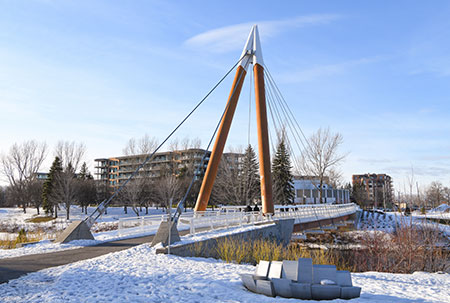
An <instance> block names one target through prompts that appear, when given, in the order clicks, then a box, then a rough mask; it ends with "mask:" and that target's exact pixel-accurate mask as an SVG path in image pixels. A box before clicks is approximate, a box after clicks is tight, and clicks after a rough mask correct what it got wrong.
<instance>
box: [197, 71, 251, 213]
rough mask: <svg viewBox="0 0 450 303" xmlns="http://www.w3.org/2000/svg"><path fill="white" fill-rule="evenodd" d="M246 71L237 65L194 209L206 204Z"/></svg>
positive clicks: (202, 208)
mask: <svg viewBox="0 0 450 303" xmlns="http://www.w3.org/2000/svg"><path fill="white" fill-rule="evenodd" d="M246 74H247V72H246V71H245V69H244V68H243V67H242V66H241V65H239V66H238V68H237V70H236V76H235V77H234V82H233V86H232V87H231V92H230V96H229V97H228V102H227V108H226V111H225V114H224V116H223V120H222V123H221V124H220V127H219V132H218V133H217V138H216V141H215V143H214V147H213V150H212V153H211V157H210V159H209V162H208V167H207V169H206V173H205V177H204V178H203V182H202V186H201V188H200V193H199V195H198V198H197V203H196V204H195V209H194V210H195V211H205V210H206V206H207V205H208V201H209V197H210V196H211V191H212V188H213V185H214V181H215V180H216V176H217V170H218V169H219V163H220V159H221V158H222V153H223V149H224V147H225V142H226V141H227V137H228V133H229V131H230V126H231V121H232V120H233V116H234V111H235V110H236V106H237V102H238V100H239V95H240V93H241V89H242V85H243V83H244V78H245V75H246Z"/></svg>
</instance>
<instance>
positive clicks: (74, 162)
mask: <svg viewBox="0 0 450 303" xmlns="http://www.w3.org/2000/svg"><path fill="white" fill-rule="evenodd" d="M85 153H86V146H85V145H84V143H78V144H76V143H75V142H74V141H73V142H69V141H59V142H58V144H56V147H55V156H56V157H58V158H59V159H61V161H62V166H63V168H64V169H66V168H67V167H68V166H69V164H70V165H71V166H72V168H73V170H74V172H76V171H77V170H78V167H79V165H80V164H81V162H82V160H83V157H84V154H85Z"/></svg>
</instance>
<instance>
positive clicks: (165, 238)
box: [151, 221, 181, 247]
mask: <svg viewBox="0 0 450 303" xmlns="http://www.w3.org/2000/svg"><path fill="white" fill-rule="evenodd" d="M169 225H170V244H173V243H175V242H179V241H180V240H181V239H180V234H179V233H178V229H177V225H176V224H174V223H173V222H169V221H163V222H161V224H160V225H159V228H158V231H157V232H156V235H155V237H154V238H153V241H152V244H151V246H152V247H153V246H155V245H156V244H158V243H162V245H163V246H167V245H168V244H169Z"/></svg>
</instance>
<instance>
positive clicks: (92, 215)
mask: <svg viewBox="0 0 450 303" xmlns="http://www.w3.org/2000/svg"><path fill="white" fill-rule="evenodd" d="M245 56H246V55H243V56H242V57H241V58H239V60H238V61H237V62H236V63H235V64H234V65H233V67H232V68H231V69H230V70H228V71H227V72H226V73H225V75H224V76H223V77H222V78H221V79H220V80H219V82H217V83H216V85H214V86H213V88H212V89H211V90H210V91H209V92H208V93H207V94H206V95H205V96H204V97H203V98H202V99H201V100H200V101H199V102H198V103H197V105H195V106H194V108H193V109H192V110H191V111H190V112H189V114H187V115H186V116H185V117H184V118H183V120H181V122H180V123H179V124H178V125H177V126H176V127H175V128H174V129H173V130H172V131H171V132H170V134H169V135H168V136H167V137H166V138H165V139H164V141H162V143H161V144H159V145H158V147H157V148H156V149H155V150H154V151H153V153H151V154H150V155H148V156H147V158H145V160H144V162H142V163H141V164H140V165H139V166H138V167H137V169H136V170H135V171H134V172H133V173H132V174H131V175H130V177H129V178H128V179H127V180H126V181H125V182H124V183H123V184H122V185H121V186H120V187H119V188H117V189H116V190H115V192H114V193H113V194H112V195H111V197H109V199H107V200H104V201H102V202H101V203H100V205H99V206H98V207H97V209H96V210H95V211H94V212H93V213H92V214H91V215H90V216H89V217H88V218H86V220H90V219H92V218H93V219H94V221H95V220H97V219H98V217H100V216H101V215H102V214H103V211H104V209H105V207H106V206H107V205H108V204H109V203H110V202H111V201H112V199H114V198H115V197H116V196H117V195H118V194H119V193H120V192H121V191H122V189H123V188H124V187H125V186H126V185H127V184H128V182H130V180H131V179H132V178H133V177H135V176H136V175H137V173H138V172H139V170H140V169H141V168H142V167H144V166H145V164H147V162H148V161H150V160H151V159H152V158H153V156H154V155H155V154H156V152H158V150H159V149H160V148H161V147H162V146H163V145H164V144H165V143H166V142H167V141H168V140H169V138H170V137H172V135H173V134H174V133H175V132H176V131H177V130H178V129H179V128H180V127H181V125H183V124H184V122H186V120H187V119H189V117H190V116H191V115H192V114H193V113H194V112H195V111H196V110H197V109H198V108H199V107H200V105H202V104H203V102H205V100H206V99H207V98H208V97H209V96H210V95H211V94H212V93H213V92H214V90H215V89H216V88H217V87H218V86H219V85H220V84H221V83H222V82H223V81H224V80H225V79H226V78H227V77H228V75H229V74H230V73H231V72H232V71H233V70H234V69H235V68H236V66H238V65H239V63H240V62H241V61H242V60H243V59H244V58H245ZM95 213H98V214H97V215H95ZM94 216H95V218H94Z"/></svg>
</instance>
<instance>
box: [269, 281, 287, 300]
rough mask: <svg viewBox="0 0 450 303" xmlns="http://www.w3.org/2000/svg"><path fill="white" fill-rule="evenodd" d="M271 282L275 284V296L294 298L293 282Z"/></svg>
mask: <svg viewBox="0 0 450 303" xmlns="http://www.w3.org/2000/svg"><path fill="white" fill-rule="evenodd" d="M271 281H272V283H273V289H274V290H275V295H277V296H281V297H285V298H292V291H291V280H289V279H277V278H272V279H271Z"/></svg>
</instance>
